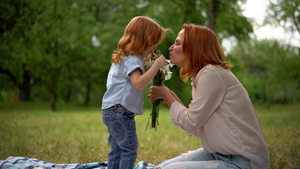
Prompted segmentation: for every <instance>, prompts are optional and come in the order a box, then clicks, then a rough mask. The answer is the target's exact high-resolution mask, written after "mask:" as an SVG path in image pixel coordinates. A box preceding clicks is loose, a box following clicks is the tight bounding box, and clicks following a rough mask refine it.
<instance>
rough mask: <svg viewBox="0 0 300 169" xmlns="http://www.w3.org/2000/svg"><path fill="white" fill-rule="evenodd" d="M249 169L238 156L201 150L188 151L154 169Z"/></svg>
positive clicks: (246, 160) (243, 159)
mask: <svg viewBox="0 0 300 169" xmlns="http://www.w3.org/2000/svg"><path fill="white" fill-rule="evenodd" d="M174 168H180V169H181V168H182V169H201V168H214V169H228V168H230V169H251V165H250V161H249V160H248V159H246V158H245V157H243V156H240V155H223V154H220V153H209V152H207V151H205V150H204V149H203V148H200V149H198V150H195V151H189V152H188V153H184V154H182V155H181V156H178V157H175V158H173V159H169V160H166V161H164V162H162V163H161V164H159V165H157V166H156V169H174Z"/></svg>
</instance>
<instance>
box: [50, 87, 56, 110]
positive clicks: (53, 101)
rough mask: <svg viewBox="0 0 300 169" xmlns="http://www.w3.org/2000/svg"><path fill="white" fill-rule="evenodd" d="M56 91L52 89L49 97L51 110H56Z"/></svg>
mask: <svg viewBox="0 0 300 169" xmlns="http://www.w3.org/2000/svg"><path fill="white" fill-rule="evenodd" d="M56 97H57V96H56V91H52V98H51V110H52V111H55V110H56Z"/></svg>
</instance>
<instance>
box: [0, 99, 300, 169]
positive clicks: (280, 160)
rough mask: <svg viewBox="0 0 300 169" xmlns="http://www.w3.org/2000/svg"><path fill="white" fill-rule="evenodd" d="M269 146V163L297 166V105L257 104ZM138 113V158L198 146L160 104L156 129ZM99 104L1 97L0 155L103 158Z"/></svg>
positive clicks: (58, 160) (159, 159) (299, 137)
mask: <svg viewBox="0 0 300 169" xmlns="http://www.w3.org/2000/svg"><path fill="white" fill-rule="evenodd" d="M256 109H257V112H258V116H259V119H260V122H261V124H262V128H263V131H264V134H265V138H266V142H267V146H268V148H269V151H270V156H271V164H272V168H299V167H300V158H299V157H300V111H299V110H300V106H299V105H288V106H280V105H272V106H265V105H256ZM144 113H145V114H144V115H142V116H136V124H137V134H138V137H139V155H138V159H137V162H138V161H147V162H150V163H153V164H158V163H160V162H162V161H163V160H165V159H168V158H172V157H175V156H177V155H180V154H181V153H183V152H187V151H188V150H194V149H197V148H199V147H201V142H200V140H199V139H197V138H195V137H188V136H187V135H186V133H185V132H184V131H183V130H182V129H181V128H179V127H177V126H175V125H174V124H173V122H172V120H171V118H170V116H169V114H168V109H164V108H163V109H161V114H160V116H159V122H160V125H159V126H158V129H157V131H155V130H154V129H153V128H150V126H148V128H147V130H145V128H146V126H147V122H148V118H149V113H150V110H146V111H145V112H144ZM107 137H108V133H107V130H106V127H105V126H104V124H103V122H102V119H101V111H100V107H88V108H86V107H80V106H74V107H73V106H68V107H67V108H61V109H60V110H58V111H56V112H51V111H50V110H49V105H45V104H41V103H39V104H34V103H27V104H26V103H0V138H1V139H0V160H4V159H6V158H7V157H9V156H22V157H33V158H37V159H40V160H43V161H48V162H53V163H87V162H95V161H107V153H108V152H109V150H110V147H109V145H108V143H107Z"/></svg>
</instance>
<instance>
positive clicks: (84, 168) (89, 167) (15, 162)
mask: <svg viewBox="0 0 300 169" xmlns="http://www.w3.org/2000/svg"><path fill="white" fill-rule="evenodd" d="M106 166H107V162H94V163H86V164H80V163H74V164H54V163H49V162H45V161H41V160H38V159H35V158H26V157H8V158H7V159H5V160H2V161H0V169H106V168H107V167H106ZM154 167H155V166H154V165H152V164H149V163H147V162H144V161H141V162H139V163H138V164H137V165H136V167H135V169H154Z"/></svg>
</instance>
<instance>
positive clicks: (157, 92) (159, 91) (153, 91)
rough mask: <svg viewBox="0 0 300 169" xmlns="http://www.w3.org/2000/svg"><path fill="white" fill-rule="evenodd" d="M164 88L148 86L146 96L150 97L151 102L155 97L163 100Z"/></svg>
mask: <svg viewBox="0 0 300 169" xmlns="http://www.w3.org/2000/svg"><path fill="white" fill-rule="evenodd" d="M165 90H166V88H165V87H164V86H151V87H150V88H149V94H148V98H151V102H153V101H155V100H157V99H162V100H163V101H164V98H163V95H164V94H163V93H164V92H165Z"/></svg>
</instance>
